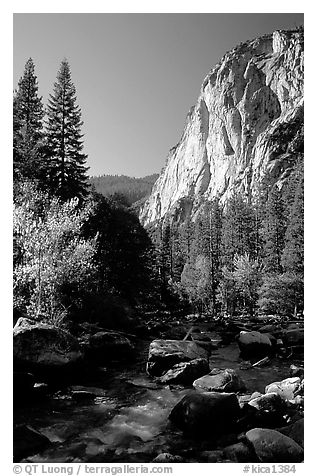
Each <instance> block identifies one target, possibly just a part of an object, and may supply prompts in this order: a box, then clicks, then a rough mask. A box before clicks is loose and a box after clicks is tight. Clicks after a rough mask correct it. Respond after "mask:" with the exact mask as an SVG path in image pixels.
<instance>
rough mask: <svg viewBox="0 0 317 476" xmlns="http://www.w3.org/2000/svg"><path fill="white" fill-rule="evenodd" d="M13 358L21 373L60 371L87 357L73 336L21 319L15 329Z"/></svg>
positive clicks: (57, 329) (63, 331)
mask: <svg viewBox="0 0 317 476" xmlns="http://www.w3.org/2000/svg"><path fill="white" fill-rule="evenodd" d="M13 356H14V364H15V366H16V368H17V369H27V370H31V371H32V370H50V369H51V370H58V371H60V370H61V369H66V368H73V367H74V365H77V364H78V363H80V362H81V361H82V357H83V354H82V352H81V350H80V347H79V343H78V341H77V339H75V338H74V337H73V336H72V335H71V334H70V333H69V332H67V331H65V330H63V329H61V328H58V327H54V326H52V325H49V324H45V323H41V322H39V323H35V324H34V323H30V322H29V320H26V319H19V321H18V322H17V324H16V325H15V327H14V329H13Z"/></svg>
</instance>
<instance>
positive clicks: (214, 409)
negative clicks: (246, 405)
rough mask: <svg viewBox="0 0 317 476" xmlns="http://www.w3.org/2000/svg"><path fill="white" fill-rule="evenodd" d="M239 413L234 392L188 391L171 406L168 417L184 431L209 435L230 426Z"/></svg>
mask: <svg viewBox="0 0 317 476" xmlns="http://www.w3.org/2000/svg"><path fill="white" fill-rule="evenodd" d="M239 414H240V406H239V402H238V399H237V397H236V395H235V394H234V393H218V392H195V391H193V392H190V393H188V394H187V395H185V396H184V397H183V398H182V400H181V401H180V402H178V403H177V405H176V406H175V407H174V408H173V410H172V412H171V414H170V416H169V418H170V420H171V421H172V422H173V423H174V424H175V425H176V426H177V427H178V428H180V429H181V430H183V431H184V432H186V433H191V434H199V435H203V434H206V433H208V434H209V436H210V437H212V436H213V435H214V436H216V435H217V432H223V431H225V430H227V429H228V428H230V427H232V425H233V424H234V421H235V420H236V419H237V418H238V416H239Z"/></svg>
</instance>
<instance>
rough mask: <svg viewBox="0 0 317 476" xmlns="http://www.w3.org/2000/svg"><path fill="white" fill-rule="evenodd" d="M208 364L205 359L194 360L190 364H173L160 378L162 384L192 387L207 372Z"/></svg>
mask: <svg viewBox="0 0 317 476" xmlns="http://www.w3.org/2000/svg"><path fill="white" fill-rule="evenodd" d="M209 370H210V369H209V364H208V361H207V360H206V359H194V360H191V361H190V362H180V363H179V364H175V365H174V366H173V367H172V368H171V369H170V370H168V371H167V372H166V374H164V375H163V376H162V377H161V378H160V382H161V383H164V384H181V385H192V383H193V381H194V380H195V379H197V378H198V377H200V376H201V375H204V374H205V373H206V372H208V371H209Z"/></svg>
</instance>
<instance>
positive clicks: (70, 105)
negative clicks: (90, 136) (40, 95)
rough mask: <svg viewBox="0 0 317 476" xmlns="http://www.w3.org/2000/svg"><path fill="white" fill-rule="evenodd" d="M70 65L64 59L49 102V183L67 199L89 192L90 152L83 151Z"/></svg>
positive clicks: (79, 119) (54, 190)
mask: <svg viewBox="0 0 317 476" xmlns="http://www.w3.org/2000/svg"><path fill="white" fill-rule="evenodd" d="M76 101H77V98H76V89H75V86H74V84H73V82H72V79H71V72H70V67H69V64H68V62H67V60H63V61H62V63H61V66H60V69H59V71H58V74H57V80H56V82H55V83H54V91H53V94H51V95H50V98H49V101H48V106H47V120H46V142H47V149H48V157H47V183H48V186H49V187H50V189H51V190H52V191H53V193H55V194H56V195H57V196H59V197H61V198H62V199H63V200H67V199H70V198H73V197H79V198H82V197H84V196H85V195H86V193H87V180H88V177H87V175H86V172H87V170H88V168H87V167H86V159H87V155H86V154H84V153H83V147H84V145H83V140H82V138H83V134H82V133H81V127H82V125H83V122H82V120H81V110H80V108H79V106H78V105H77V104H76Z"/></svg>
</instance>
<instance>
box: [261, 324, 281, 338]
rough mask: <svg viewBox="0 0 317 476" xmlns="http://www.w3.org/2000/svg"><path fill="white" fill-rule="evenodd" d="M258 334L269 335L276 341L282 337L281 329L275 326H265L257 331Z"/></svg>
mask: <svg viewBox="0 0 317 476" xmlns="http://www.w3.org/2000/svg"><path fill="white" fill-rule="evenodd" d="M258 331H259V332H261V333H264V334H271V335H272V336H274V337H275V338H276V339H278V338H279V337H281V335H282V328H281V326H279V325H276V324H266V325H264V326H262V327H260V328H259V329H258Z"/></svg>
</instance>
